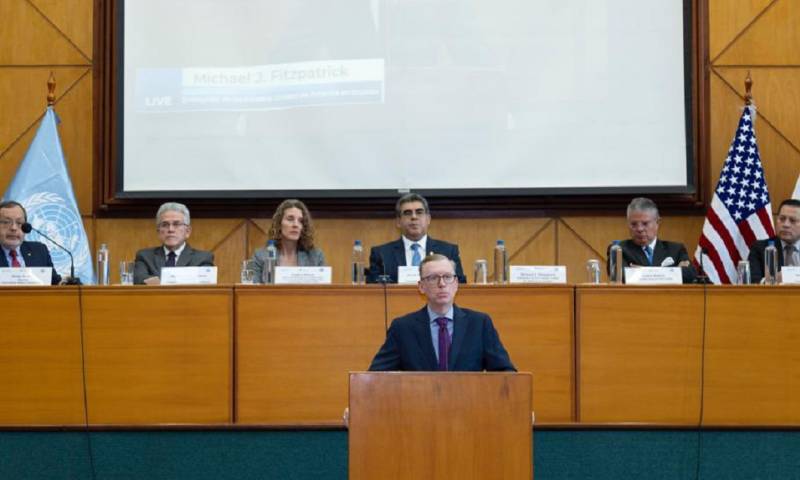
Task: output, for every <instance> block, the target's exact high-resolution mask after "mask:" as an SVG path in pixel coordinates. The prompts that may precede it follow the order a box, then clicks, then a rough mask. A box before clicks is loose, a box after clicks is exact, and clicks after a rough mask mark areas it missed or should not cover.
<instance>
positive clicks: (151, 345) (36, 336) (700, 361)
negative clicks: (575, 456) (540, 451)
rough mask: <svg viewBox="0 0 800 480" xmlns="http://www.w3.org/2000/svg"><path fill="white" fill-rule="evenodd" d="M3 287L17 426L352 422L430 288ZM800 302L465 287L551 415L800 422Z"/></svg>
mask: <svg viewBox="0 0 800 480" xmlns="http://www.w3.org/2000/svg"><path fill="white" fill-rule="evenodd" d="M0 299H2V300H3V302H4V306H5V308H4V315H3V317H2V320H1V321H0V323H2V325H0V327H1V328H2V331H3V335H0V385H4V388H3V389H0V427H15V426H52V425H65V426H76V425H83V424H85V423H88V424H90V425H97V426H114V425H131V426H137V425H138V426H153V425H175V424H178V425H181V424H182V425H236V424H238V425H276V426H303V425H306V426H317V425H341V414H342V411H343V409H344V407H345V406H346V403H347V373H348V372H349V371H358V370H364V369H365V368H366V367H367V366H368V365H369V362H370V360H371V358H372V356H373V355H374V353H375V352H376V351H377V350H378V347H379V346H380V344H381V343H382V341H383V338H384V332H385V324H386V323H387V322H388V321H391V319H392V318H393V317H396V316H399V315H401V314H405V313H408V312H411V311H413V310H416V309H418V308H421V307H422V306H423V304H424V299H423V298H422V297H421V296H420V295H419V293H418V292H417V290H416V289H415V288H413V287H406V286H390V287H388V288H387V289H386V290H385V291H384V289H383V288H382V287H380V286H375V285H370V286H365V287H357V286H356V287H354V286H349V285H347V286H345V285H331V286H320V287H302V286H235V287H234V286H231V285H218V286H213V287H147V286H133V287H81V288H77V287H42V288H34V287H31V288H28V287H14V288H10V287H9V288H0ZM798 300H800V287H788V286H779V287H763V286H750V287H708V288H707V289H704V288H702V287H693V286H686V287H672V288H663V287H662V288H659V287H650V288H645V287H631V286H624V287H619V286H583V285H580V286H569V285H562V286H501V287H496V286H473V285H468V286H462V287H460V290H459V294H458V299H457V301H458V303H459V304H460V305H462V306H464V307H468V308H474V309H477V310H481V311H485V312H488V313H489V314H491V315H492V317H493V319H494V321H495V325H496V327H497V329H498V331H499V333H500V336H501V339H502V341H503V343H504V344H505V346H506V348H507V349H508V350H509V353H510V355H511V358H512V360H513V361H514V363H515V365H516V366H517V368H518V369H519V370H520V371H528V372H532V373H533V391H534V394H533V405H532V409H533V410H534V411H535V412H536V418H537V424H539V425H548V424H549V425H562V424H581V425H589V424H592V425H594V424H602V425H624V424H641V425H665V426H692V425H698V424H702V425H704V426H788V427H796V426H799V425H800V401H798V398H800V381H798V379H799V378H800V313H798V309H797V307H796V305H798V304H800V303H798ZM384 312H387V315H384ZM84 384H85V391H86V401H85V402H84ZM701 402H702V403H701ZM85 412H88V422H87V417H86V415H85ZM701 416H702V418H701Z"/></svg>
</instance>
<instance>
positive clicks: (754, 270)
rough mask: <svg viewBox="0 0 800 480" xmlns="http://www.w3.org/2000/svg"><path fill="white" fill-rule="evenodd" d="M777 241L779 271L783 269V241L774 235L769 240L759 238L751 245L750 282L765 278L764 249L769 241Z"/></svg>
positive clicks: (749, 258) (748, 258)
mask: <svg viewBox="0 0 800 480" xmlns="http://www.w3.org/2000/svg"><path fill="white" fill-rule="evenodd" d="M770 240H771V241H773V242H775V249H776V250H778V271H779V272H780V271H781V266H782V265H783V243H781V239H780V238H778V237H772V238H770V239H768V240H758V241H757V242H755V243H754V244H752V245H750V254H749V255H748V256H747V261H749V262H750V282H751V283H761V280H763V279H764V250H765V249H766V248H767V243H768V242H769V241H770Z"/></svg>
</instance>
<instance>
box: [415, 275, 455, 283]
mask: <svg viewBox="0 0 800 480" xmlns="http://www.w3.org/2000/svg"><path fill="white" fill-rule="evenodd" d="M440 280H441V281H443V282H444V283H445V285H450V284H451V283H453V282H455V281H456V276H455V275H454V274H452V273H445V274H444V275H428V276H427V277H422V281H423V282H425V283H427V284H428V285H438V284H439V281H440Z"/></svg>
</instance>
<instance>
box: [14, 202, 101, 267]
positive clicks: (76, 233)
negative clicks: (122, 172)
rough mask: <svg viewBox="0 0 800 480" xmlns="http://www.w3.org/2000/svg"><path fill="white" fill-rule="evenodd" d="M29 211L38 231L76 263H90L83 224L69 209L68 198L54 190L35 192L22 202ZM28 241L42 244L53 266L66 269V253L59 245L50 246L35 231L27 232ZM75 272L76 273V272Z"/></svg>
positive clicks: (67, 261)
mask: <svg viewBox="0 0 800 480" xmlns="http://www.w3.org/2000/svg"><path fill="white" fill-rule="evenodd" d="M21 203H22V204H23V205H25V209H26V210H27V212H28V222H29V223H30V224H31V225H32V226H33V228H35V229H37V230H41V231H43V232H44V233H45V234H47V236H49V237H50V238H52V239H53V240H55V241H56V242H58V243H59V244H61V245H63V246H64V247H65V248H67V249H68V250H69V251H71V252H72V255H73V256H74V257H75V265H76V269H77V266H78V265H84V264H90V262H91V257H90V255H89V247H88V243H87V242H86V240H85V239H84V238H83V237H84V233H83V223H82V222H81V218H80V216H78V214H77V212H76V211H75V210H73V209H72V208H70V206H69V204H68V203H67V200H66V199H65V198H63V197H62V196H61V195H58V194H57V193H53V192H39V193H35V194H33V195H31V196H29V197H28V198H25V199H23V200H22V202H21ZM28 238H29V239H30V240H36V241H39V242H42V243H44V244H45V245H47V246H48V249H49V250H50V256H51V257H52V258H53V265H55V267H56V270H58V271H59V272H67V273H68V272H69V255H67V252H65V251H63V250H61V249H60V248H58V247H53V246H52V245H50V242H48V241H47V240H46V239H43V238H40V236H39V234H37V233H36V232H31V233H30V234H29V235H28ZM76 275H77V273H76Z"/></svg>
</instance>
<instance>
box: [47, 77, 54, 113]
mask: <svg viewBox="0 0 800 480" xmlns="http://www.w3.org/2000/svg"><path fill="white" fill-rule="evenodd" d="M55 103H56V76H55V75H53V72H52V71H51V72H50V78H48V79H47V106H48V107H52V106H53V105H54V104H55Z"/></svg>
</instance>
